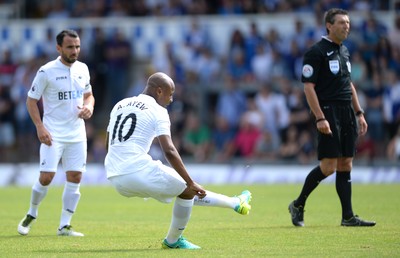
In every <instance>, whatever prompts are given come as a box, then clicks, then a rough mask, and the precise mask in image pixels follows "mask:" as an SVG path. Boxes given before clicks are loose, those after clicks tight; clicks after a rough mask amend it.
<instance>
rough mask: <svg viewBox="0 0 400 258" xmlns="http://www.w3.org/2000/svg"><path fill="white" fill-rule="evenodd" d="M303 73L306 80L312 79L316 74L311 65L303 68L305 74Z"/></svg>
mask: <svg viewBox="0 0 400 258" xmlns="http://www.w3.org/2000/svg"><path fill="white" fill-rule="evenodd" d="M302 73H303V76H304V77H305V78H310V77H311V76H312V75H313V73H314V69H313V68H312V66H311V65H309V64H306V65H304V66H303V72H302Z"/></svg>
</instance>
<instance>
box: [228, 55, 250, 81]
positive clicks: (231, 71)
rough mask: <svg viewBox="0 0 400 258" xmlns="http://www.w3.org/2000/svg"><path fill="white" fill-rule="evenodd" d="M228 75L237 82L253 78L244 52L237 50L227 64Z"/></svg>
mask: <svg viewBox="0 0 400 258" xmlns="http://www.w3.org/2000/svg"><path fill="white" fill-rule="evenodd" d="M227 73H228V76H230V77H232V79H233V80H235V81H237V82H249V81H252V80H253V74H252V72H251V68H250V67H249V66H248V65H247V62H246V55H245V53H243V52H235V53H234V55H233V56H232V59H231V61H228V64H227Z"/></svg>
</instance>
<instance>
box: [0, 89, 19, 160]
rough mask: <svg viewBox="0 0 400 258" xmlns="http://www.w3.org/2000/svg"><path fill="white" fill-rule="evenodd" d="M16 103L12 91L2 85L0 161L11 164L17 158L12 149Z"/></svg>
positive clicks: (0, 102)
mask: <svg viewBox="0 0 400 258" xmlns="http://www.w3.org/2000/svg"><path fill="white" fill-rule="evenodd" d="M13 110H14V103H13V101H12V99H11V96H10V89H9V88H8V87H4V86H2V85H1V84H0V161H3V162H10V161H13V160H14V158H15V157H13V156H14V155H13V154H12V152H11V148H12V147H13V146H14V144H15V138H16V137H15V128H14V121H13V120H14V113H13Z"/></svg>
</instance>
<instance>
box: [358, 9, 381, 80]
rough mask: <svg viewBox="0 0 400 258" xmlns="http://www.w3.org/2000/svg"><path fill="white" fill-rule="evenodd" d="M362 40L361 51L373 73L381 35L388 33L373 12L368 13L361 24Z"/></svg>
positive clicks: (369, 72)
mask: <svg viewBox="0 0 400 258" xmlns="http://www.w3.org/2000/svg"><path fill="white" fill-rule="evenodd" d="M361 33H362V41H361V46H360V49H361V53H362V56H363V59H364V61H365V62H366V64H367V69H368V74H369V75H372V73H373V68H374V67H373V59H374V54H375V48H376V46H377V45H378V43H379V39H380V37H381V36H384V35H386V33H387V32H386V27H385V26H383V25H382V24H381V23H379V22H378V20H377V19H376V18H375V16H374V15H373V13H372V12H370V13H368V17H367V18H366V20H365V21H364V22H363V24H362V25H361Z"/></svg>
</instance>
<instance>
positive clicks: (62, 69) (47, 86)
mask: <svg viewBox="0 0 400 258" xmlns="http://www.w3.org/2000/svg"><path fill="white" fill-rule="evenodd" d="M91 91H92V86H91V85H90V75H89V69H88V67H87V65H86V64H84V63H82V62H79V61H75V62H74V63H73V64H72V65H71V67H69V66H66V65H64V64H63V63H62V62H61V60H60V57H58V58H57V59H55V60H53V61H50V62H48V63H47V64H45V65H43V66H42V67H40V69H39V71H38V72H37V74H36V76H35V78H34V80H33V82H32V86H31V88H30V90H29V92H28V96H29V97H30V98H33V99H37V100H39V99H40V98H43V124H44V126H45V128H46V129H47V130H48V131H49V133H50V134H51V136H52V138H53V140H54V141H60V142H79V141H85V140H86V130H85V122H84V120H83V119H81V118H79V117H78V113H79V111H80V109H79V108H78V107H82V106H83V95H84V94H85V93H88V92H91Z"/></svg>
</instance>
